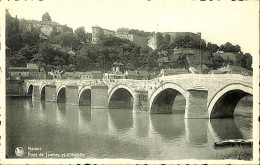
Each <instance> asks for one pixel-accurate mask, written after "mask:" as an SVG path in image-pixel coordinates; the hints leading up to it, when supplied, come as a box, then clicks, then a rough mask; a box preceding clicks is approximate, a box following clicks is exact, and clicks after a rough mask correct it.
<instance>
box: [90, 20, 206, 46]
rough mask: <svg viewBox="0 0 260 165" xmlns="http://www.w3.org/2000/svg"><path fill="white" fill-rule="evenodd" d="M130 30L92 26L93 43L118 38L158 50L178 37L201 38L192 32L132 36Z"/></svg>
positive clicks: (198, 34) (199, 34)
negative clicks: (162, 44)
mask: <svg viewBox="0 0 260 165" xmlns="http://www.w3.org/2000/svg"><path fill="white" fill-rule="evenodd" d="M129 31H130V30H129V29H128V28H118V29H117V31H113V30H108V29H104V28H101V27H100V26H98V25H95V26H92V43H97V42H99V41H100V40H102V39H103V38H106V37H117V38H121V39H127V40H129V41H132V42H134V43H135V44H137V45H140V46H144V45H147V46H149V47H150V48H152V49H153V50H154V49H157V48H158V46H159V45H160V44H161V43H162V42H163V41H168V42H173V41H174V40H175V39H176V38H177V37H180V36H182V37H184V36H191V37H199V38H201V33H192V32H162V33H160V32H155V33H153V34H152V35H150V36H141V35H137V34H131V33H130V32H129Z"/></svg>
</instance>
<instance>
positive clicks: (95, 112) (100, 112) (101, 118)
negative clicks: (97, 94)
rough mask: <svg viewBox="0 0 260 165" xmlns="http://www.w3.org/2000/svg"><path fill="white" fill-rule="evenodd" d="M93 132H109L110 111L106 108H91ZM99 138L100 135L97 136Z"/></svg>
mask: <svg viewBox="0 0 260 165" xmlns="http://www.w3.org/2000/svg"><path fill="white" fill-rule="evenodd" d="M91 118H92V119H93V120H91V132H92V133H94V135H101V134H107V133H108V111H107V110H106V109H91ZM97 138H98V137H97Z"/></svg>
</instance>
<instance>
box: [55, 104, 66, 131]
mask: <svg viewBox="0 0 260 165" xmlns="http://www.w3.org/2000/svg"><path fill="white" fill-rule="evenodd" d="M56 113H57V116H56V117H57V124H58V125H60V126H62V125H64V124H66V123H65V121H64V119H65V115H66V104H65V103H57V110H56Z"/></svg>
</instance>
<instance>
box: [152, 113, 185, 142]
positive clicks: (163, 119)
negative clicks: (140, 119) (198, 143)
mask: <svg viewBox="0 0 260 165" xmlns="http://www.w3.org/2000/svg"><path fill="white" fill-rule="evenodd" d="M183 118H184V115H183V114H176V115H170V114H156V115H150V119H151V123H152V127H153V130H154V131H155V132H156V133H157V134H158V135H160V136H161V137H163V138H164V139H166V140H173V139H176V138H179V137H180V136H181V135H182V134H184V120H183Z"/></svg>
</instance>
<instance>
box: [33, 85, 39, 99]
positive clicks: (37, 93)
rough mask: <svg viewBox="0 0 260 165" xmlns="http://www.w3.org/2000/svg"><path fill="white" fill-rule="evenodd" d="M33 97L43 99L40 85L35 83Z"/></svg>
mask: <svg viewBox="0 0 260 165" xmlns="http://www.w3.org/2000/svg"><path fill="white" fill-rule="evenodd" d="M32 98H33V99H37V100H40V99H41V89H40V86H39V85H34V86H33V93H32Z"/></svg>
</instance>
